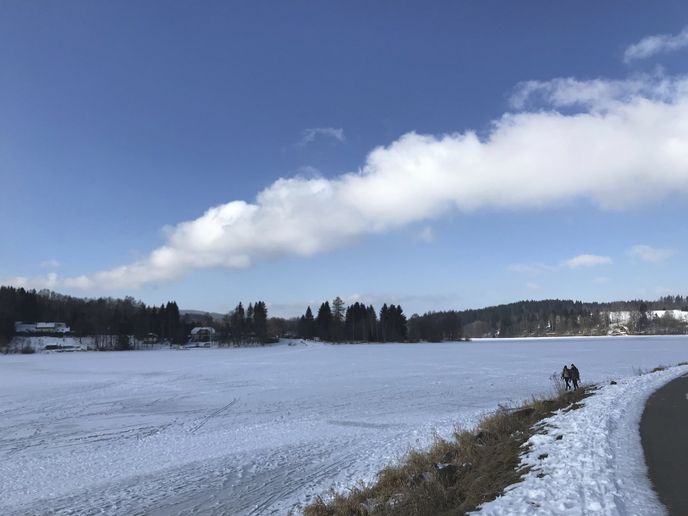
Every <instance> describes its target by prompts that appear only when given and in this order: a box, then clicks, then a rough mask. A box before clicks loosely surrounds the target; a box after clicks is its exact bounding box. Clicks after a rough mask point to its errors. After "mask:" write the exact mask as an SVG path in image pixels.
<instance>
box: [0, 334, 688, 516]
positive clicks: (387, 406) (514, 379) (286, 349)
mask: <svg viewBox="0 0 688 516" xmlns="http://www.w3.org/2000/svg"><path fill="white" fill-rule="evenodd" d="M685 360H688V338H687V337H613V338H578V339H540V340H508V341H504V340H488V341H474V342H470V343H446V344H385V345H337V346H331V345H323V344H298V345H294V346H287V345H277V346H273V347H268V348H255V349H251V348H246V349H195V350H184V351H177V350H169V351H167V350H165V351H150V352H144V351H140V352H129V353H74V354H52V355H46V354H43V355H12V356H0V457H1V459H0V479H2V481H1V482H0V513H1V514H4V515H8V514H45V513H50V514H54V513H57V514H159V515H167V514H194V513H195V514H272V513H275V514H285V513H286V512H288V510H289V509H291V508H293V507H294V506H295V505H296V504H302V503H304V502H307V501H308V500H309V498H310V497H312V496H314V495H316V494H321V493H323V492H325V491H326V490H328V489H329V488H330V487H332V486H334V487H338V488H343V487H346V486H350V485H352V484H353V483H355V482H356V481H357V480H369V479H371V478H372V477H373V476H374V474H375V473H376V472H377V471H378V470H379V469H380V467H382V466H384V465H385V464H387V463H389V462H390V461H393V460H395V459H397V458H399V457H400V456H401V455H403V453H404V452H405V451H407V450H408V449H409V448H412V447H419V446H425V445H427V444H428V443H429V442H430V441H431V440H432V436H433V432H437V433H439V434H441V435H448V434H449V433H450V432H451V430H452V429H453V427H454V425H457V424H458V425H464V426H471V425H473V424H474V423H475V422H476V420H477V418H478V417H479V416H480V415H481V414H483V413H484V412H486V411H489V410H492V409H494V408H495V407H496V406H497V404H498V403H504V402H509V401H514V402H515V401H519V400H522V399H525V398H528V397H530V396H531V395H533V394H542V393H546V392H549V391H550V390H551V388H552V386H551V382H550V375H551V374H552V373H554V372H559V371H560V370H561V368H562V367H563V365H564V364H570V363H571V362H575V363H576V365H577V366H578V368H579V369H580V371H581V375H582V380H583V381H584V382H596V381H603V380H607V379H609V378H614V377H620V376H629V375H632V374H633V373H634V368H644V369H648V368H652V367H654V366H657V365H660V364H667V365H669V364H675V363H677V362H680V361H685Z"/></svg>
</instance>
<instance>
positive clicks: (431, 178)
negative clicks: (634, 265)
mask: <svg viewBox="0 0 688 516" xmlns="http://www.w3.org/2000/svg"><path fill="white" fill-rule="evenodd" d="M538 84H539V86H538V88H537V89H538V90H541V91H545V92H546V93H547V94H546V95H544V97H543V99H544V101H548V102H550V105H549V109H550V110H549V111H547V110H542V109H537V110H531V111H520V112H515V113H507V114H505V115H503V116H502V117H501V118H499V119H498V120H496V121H495V122H494V123H493V125H492V129H491V132H490V133H489V135H487V136H486V137H485V138H483V139H481V138H479V137H478V135H477V134H476V133H475V132H473V131H466V132H463V133H454V134H445V135H438V136H432V135H421V134H416V133H408V134H405V135H403V136H402V137H400V138H399V139H398V140H396V141H394V142H392V143H391V144H390V145H388V146H386V147H378V148H376V149H374V150H373V151H372V152H371V153H370V154H369V155H368V157H367V159H366V161H365V163H364V165H363V166H362V167H361V169H360V170H359V171H357V172H352V173H348V174H343V175H341V176H339V177H336V178H332V179H326V178H322V177H316V178H303V177H294V178H288V179H279V180H277V181H276V182H275V183H273V184H272V185H270V186H269V187H268V188H266V189H265V190H264V191H262V192H260V193H259V194H258V195H257V197H256V199H255V200H254V201H253V202H246V201H242V200H236V201H232V202H228V203H226V204H222V205H219V206H216V207H213V208H210V209H209V210H207V211H206V213H204V214H203V215H201V216H200V217H198V218H197V219H195V220H190V221H186V222H182V223H179V224H178V225H176V226H174V227H172V228H171V229H170V230H169V232H168V236H167V240H166V242H165V243H164V245H162V246H161V247H159V248H157V249H155V250H153V251H152V252H151V253H150V255H149V256H148V257H146V258H143V259H141V260H139V261H135V262H133V263H130V264H127V265H123V266H121V267H117V268H114V269H111V270H106V271H101V272H96V273H94V274H89V275H84V276H79V277H72V278H65V279H63V280H61V284H62V285H64V286H67V287H72V288H89V289H90V288H105V289H115V288H134V287H139V286H142V285H145V284H150V283H159V282H165V281H169V280H173V279H176V278H180V277H182V276H184V275H186V274H188V273H189V272H191V271H193V270H196V269H204V268H212V267H228V268H240V267H247V266H249V265H251V263H253V262H254V261H255V260H261V259H271V258H278V257H280V256H285V255H297V256H308V255H312V254H315V253H319V252H322V251H324V250H328V249H332V248H336V247H341V246H344V245H347V244H349V243H351V242H354V241H355V240H356V239H358V238H360V237H362V236H365V235H369V234H374V233H380V232H385V231H389V230H393V229H397V228H400V227H403V226H406V225H408V224H411V223H421V224H422V223H427V222H429V221H431V220H433V219H434V218H436V217H438V216H440V215H443V214H446V213H447V212H451V211H455V212H456V211H458V212H463V213H467V214H468V213H472V212H474V211H476V210H486V211H489V210H495V211H497V210H498V211H504V210H524V209H534V208H538V209H540V208H545V207H550V206H561V205H562V204H563V203H571V202H575V201H577V200H585V201H588V202H590V203H593V204H595V205H597V206H598V207H600V208H601V209H617V210H618V209H624V208H627V207H637V206H638V205H642V204H645V203H650V202H653V201H656V200H658V199H661V198H662V197H664V196H666V195H668V194H676V193H679V194H685V193H687V192H688V79H686V78H684V77H676V78H667V77H645V78H635V79H633V80H629V81H627V82H623V81H604V80H601V79H598V80H595V81H573V80H570V79H557V80H554V81H551V82H549V83H538ZM600 89H601V90H605V91H609V92H611V93H608V94H606V95H605V96H604V97H605V99H604V101H603V102H599V103H598V102H596V101H595V100H594V98H593V95H592V94H591V93H590V92H591V91H595V90H600ZM533 91H534V90H533V89H532V88H531V91H530V93H528V95H526V96H525V97H524V105H526V104H527V99H528V96H530V95H533V94H534V93H533ZM576 92H578V93H576ZM571 103H578V104H577V105H578V107H579V108H580V110H578V111H577V112H575V113H570V114H566V113H563V112H558V111H557V110H556V108H558V107H561V106H566V105H570V104H571ZM342 136H343V135H342ZM598 259H599V257H598ZM602 259H603V260H608V258H606V257H602ZM586 260H587V263H588V264H599V263H608V262H599V263H593V262H594V261H595V258H593V259H590V258H587V259H583V258H581V259H579V260H578V261H573V262H571V263H574V264H577V266H583V265H584V263H585V262H586ZM591 260H592V262H591Z"/></svg>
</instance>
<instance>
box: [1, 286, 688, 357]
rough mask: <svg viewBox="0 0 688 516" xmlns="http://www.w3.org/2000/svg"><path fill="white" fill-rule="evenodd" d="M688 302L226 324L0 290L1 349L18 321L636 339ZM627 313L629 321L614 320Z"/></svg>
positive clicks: (366, 338)
mask: <svg viewBox="0 0 688 516" xmlns="http://www.w3.org/2000/svg"><path fill="white" fill-rule="evenodd" d="M656 310H667V311H669V310H681V311H683V312H688V298H686V297H683V296H680V295H679V296H664V297H662V298H660V299H658V300H656V301H644V300H633V301H615V302H608V303H597V302H593V303H584V302H581V301H571V300H559V299H547V300H542V301H518V302H515V303H510V304H504V305H498V306H491V307H486V308H480V309H471V310H447V311H436V312H426V313H424V314H422V315H419V314H413V315H411V316H410V317H408V318H407V317H406V315H405V314H404V311H403V309H402V307H401V306H400V305H395V304H389V305H388V304H384V305H383V306H382V307H381V308H380V310H379V311H377V310H376V309H375V307H373V306H372V305H365V304H363V303H359V302H355V303H353V304H349V305H347V304H346V303H345V302H344V301H343V300H342V299H341V298H340V297H336V298H335V299H333V300H332V302H330V301H324V302H322V303H321V304H320V306H319V307H318V310H317V312H316V313H315V314H314V313H313V311H312V310H311V307H310V306H309V307H307V308H306V311H305V313H304V314H303V315H302V316H300V317H295V318H290V319H285V318H279V317H269V316H268V307H267V304H266V303H265V302H264V301H256V302H251V303H249V304H248V305H246V306H244V304H243V303H239V304H238V305H236V307H235V308H234V309H233V310H231V311H230V312H229V313H227V314H225V315H224V316H223V317H213V316H211V315H210V314H200V315H199V314H195V315H192V314H188V313H183V311H182V312H180V309H179V307H178V306H177V303H176V302H175V301H169V302H167V303H164V304H161V305H160V306H148V305H146V304H145V303H143V302H141V301H137V300H136V299H134V298H132V297H125V298H123V299H116V298H110V297H104V298H97V299H83V298H78V297H73V296H67V295H62V294H58V293H56V292H52V291H48V290H42V291H38V292H37V291H34V290H25V289H23V288H14V287H0V345H3V344H6V343H7V342H9V341H10V340H11V339H12V337H13V336H14V332H15V326H14V324H15V322H17V321H23V322H38V321H59V322H64V323H66V324H67V325H68V326H69V327H70V328H71V334H72V335H75V336H87V335H127V336H136V337H141V338H142V337H143V336H145V335H148V334H155V335H156V336H158V337H159V339H160V340H161V341H165V342H170V343H177V344H182V343H185V342H187V340H188V336H189V333H190V331H191V329H192V328H193V327H194V326H210V327H213V328H214V329H215V331H216V337H215V340H216V342H217V343H218V344H226V345H243V344H265V343H270V342H275V341H276V340H277V339H279V338H281V337H292V338H302V339H318V340H321V341H327V342H405V341H408V342H440V341H456V340H462V339H469V338H477V337H501V338H508V337H525V336H532V337H538V336H560V335H606V334H607V333H609V331H610V330H611V329H614V328H617V329H619V330H620V331H622V332H623V333H631V334H684V333H688V325H687V324H686V319H688V317H686V318H676V317H674V316H673V315H672V313H671V312H666V313H664V314H663V315H662V316H661V317H657V316H653V314H652V311H656ZM618 313H624V314H627V316H626V318H625V320H624V321H622V322H619V321H618V320H613V318H612V316H613V315H614V314H618Z"/></svg>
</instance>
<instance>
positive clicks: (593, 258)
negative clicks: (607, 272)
mask: <svg viewBox="0 0 688 516" xmlns="http://www.w3.org/2000/svg"><path fill="white" fill-rule="evenodd" d="M610 263H612V259H611V258H610V257H609V256H599V255H596V254H579V255H578V256H574V257H573V258H569V259H568V260H564V261H563V262H562V265H564V266H565V267H568V268H569V269H579V268H581V267H597V266H598V265H609V264H610Z"/></svg>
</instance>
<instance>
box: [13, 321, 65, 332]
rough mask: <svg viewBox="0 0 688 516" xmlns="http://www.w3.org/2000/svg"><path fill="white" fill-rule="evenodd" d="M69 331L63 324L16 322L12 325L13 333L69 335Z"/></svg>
mask: <svg viewBox="0 0 688 516" xmlns="http://www.w3.org/2000/svg"><path fill="white" fill-rule="evenodd" d="M70 331H71V329H70V328H69V326H67V325H66V324H65V323H63V322H37V323H24V322H21V321H17V322H15V323H14V332H15V333H27V334H37V333H69V332H70Z"/></svg>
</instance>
